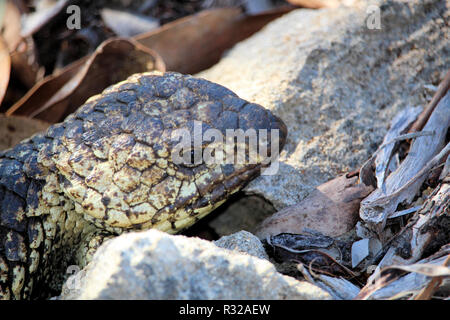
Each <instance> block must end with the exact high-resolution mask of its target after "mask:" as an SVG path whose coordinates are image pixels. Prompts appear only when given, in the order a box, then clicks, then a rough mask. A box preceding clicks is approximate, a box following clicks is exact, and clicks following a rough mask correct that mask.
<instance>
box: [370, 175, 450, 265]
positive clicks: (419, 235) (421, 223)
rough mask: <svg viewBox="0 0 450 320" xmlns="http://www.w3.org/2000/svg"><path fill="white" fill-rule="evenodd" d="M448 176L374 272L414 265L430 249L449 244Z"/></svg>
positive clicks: (449, 195)
mask: <svg viewBox="0 0 450 320" xmlns="http://www.w3.org/2000/svg"><path fill="white" fill-rule="evenodd" d="M449 223H450V174H449V175H447V177H446V178H445V179H443V181H442V183H441V184H440V185H438V186H437V187H436V188H435V189H434V191H433V193H432V194H431V195H430V197H429V198H428V199H427V201H425V202H424V203H423V205H422V207H421V209H420V210H419V211H418V212H417V213H416V214H415V215H414V216H413V217H412V218H411V219H410V222H409V223H408V224H407V225H406V226H405V228H404V230H403V231H402V232H401V233H400V234H399V235H397V237H396V239H394V241H391V243H392V245H391V247H390V248H389V250H388V251H387V253H386V254H385V256H384V257H383V259H382V260H381V261H380V263H379V264H378V267H377V269H380V268H383V267H387V266H391V265H408V264H412V263H415V262H417V261H418V260H419V259H420V258H421V256H422V255H423V254H424V252H425V251H426V250H427V249H429V248H430V247H439V246H441V245H442V244H445V243H447V242H448V241H450V239H449V238H448V230H447V229H448V225H449Z"/></svg>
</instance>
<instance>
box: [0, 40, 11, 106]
mask: <svg viewBox="0 0 450 320" xmlns="http://www.w3.org/2000/svg"><path fill="white" fill-rule="evenodd" d="M10 73H11V59H10V57H9V52H8V48H7V46H6V44H5V42H4V41H3V38H2V37H1V36H0V105H1V104H2V101H3V98H4V97H5V93H6V89H7V88H8V83H9V75H10Z"/></svg>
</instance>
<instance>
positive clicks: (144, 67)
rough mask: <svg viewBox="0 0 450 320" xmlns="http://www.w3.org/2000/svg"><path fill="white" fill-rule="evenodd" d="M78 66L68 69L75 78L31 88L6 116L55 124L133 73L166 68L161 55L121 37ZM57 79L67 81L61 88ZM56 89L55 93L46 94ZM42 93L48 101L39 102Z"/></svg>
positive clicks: (108, 41) (103, 45)
mask: <svg viewBox="0 0 450 320" xmlns="http://www.w3.org/2000/svg"><path fill="white" fill-rule="evenodd" d="M83 62H84V61H83ZM78 64H82V66H81V67H80V66H79V65H78ZM78 64H75V65H73V66H71V67H70V68H67V69H65V70H66V72H69V73H71V74H73V76H72V77H68V76H67V74H65V73H62V74H60V75H59V76H57V77H53V78H52V79H46V80H44V81H46V85H39V87H38V88H36V89H32V91H33V92H32V93H31V94H29V95H27V97H26V99H22V100H21V101H19V102H18V103H16V104H15V105H13V106H12V107H11V108H10V109H9V110H8V111H7V115H12V114H17V115H27V116H30V117H35V118H38V119H41V120H45V121H48V122H52V123H54V122H58V121H60V120H62V119H63V118H64V117H65V116H66V115H68V114H70V113H72V112H73V111H75V110H76V109H77V108H78V107H79V106H80V105H81V104H82V103H83V102H84V101H86V99H87V98H89V97H90V96H93V95H95V94H97V93H100V92H101V91H102V90H103V89H105V88H106V87H108V86H109V85H111V84H114V83H117V82H119V81H122V80H125V79H126V78H127V77H128V76H130V75H132V74H134V73H138V72H145V71H152V70H159V71H164V69H165V68H164V63H163V61H162V59H161V58H160V57H159V55H158V54H156V53H155V52H153V51H152V50H150V49H148V48H145V47H144V46H142V45H140V44H139V43H137V42H135V41H133V40H127V39H121V38H115V39H110V40H107V41H105V42H103V43H102V44H101V45H100V46H99V47H98V48H97V50H96V51H95V52H94V53H93V54H92V55H91V56H90V57H89V58H88V59H87V61H86V62H85V63H82V62H78ZM74 72H75V73H74ZM57 78H59V79H58V80H65V79H67V82H65V83H63V85H61V84H62V83H61V82H64V81H61V82H59V81H57V80H55V79H57ZM61 78H64V79H61ZM53 89H56V91H55V92H48V91H47V92H45V90H49V91H51V90H53ZM41 90H43V91H44V92H45V95H46V97H49V98H48V99H46V100H41V101H37V100H39V95H40V94H41V92H40V91H41ZM36 102H40V104H36Z"/></svg>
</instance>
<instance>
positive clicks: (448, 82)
mask: <svg viewBox="0 0 450 320" xmlns="http://www.w3.org/2000/svg"><path fill="white" fill-rule="evenodd" d="M449 88H450V70H449V71H447V73H446V75H445V77H444V80H443V81H442V82H441V83H440V84H439V87H438V89H437V90H436V92H435V94H434V95H433V99H431V101H430V103H428V105H427V107H426V108H425V109H424V110H423V111H422V113H421V114H420V115H419V118H418V119H417V121H416V122H415V123H414V124H413V125H412V126H411V128H410V129H409V132H416V131H420V130H422V128H423V127H424V125H425V123H426V122H427V121H428V119H429V118H430V116H431V114H432V113H433V111H434V109H435V108H436V106H437V105H438V103H439V101H440V100H441V99H442V97H443V96H444V95H445V94H446V93H447V91H448V90H449Z"/></svg>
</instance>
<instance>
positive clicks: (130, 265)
mask: <svg viewBox="0 0 450 320" xmlns="http://www.w3.org/2000/svg"><path fill="white" fill-rule="evenodd" d="M60 298H61V299H330V295H329V294H328V293H327V292H325V291H323V290H322V289H320V288H318V287H316V286H314V285H312V284H309V283H307V282H301V281H298V280H296V279H294V278H291V277H288V276H284V275H281V274H280V273H278V272H277V271H276V270H275V267H274V265H273V264H271V263H270V262H268V261H266V260H263V259H259V258H256V257H253V256H251V255H248V254H241V253H237V252H235V251H231V250H227V249H221V248H218V247H217V246H216V245H214V244H213V243H211V242H209V241H205V240H201V239H198V238H187V237H185V236H180V235H178V236H172V235H168V234H166V233H163V232H160V231H157V230H149V231H146V232H139V233H128V234H124V235H121V236H119V237H117V238H114V239H111V240H108V241H107V242H105V243H104V244H103V245H102V246H101V247H100V248H99V250H98V251H97V252H96V254H95V255H94V258H93V260H92V262H91V263H89V264H88V266H87V267H86V268H85V269H83V270H82V271H81V272H79V273H78V274H76V275H75V276H72V277H70V278H69V279H68V281H67V282H66V284H65V285H64V288H63V293H62V295H61V297H60Z"/></svg>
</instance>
